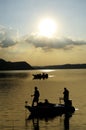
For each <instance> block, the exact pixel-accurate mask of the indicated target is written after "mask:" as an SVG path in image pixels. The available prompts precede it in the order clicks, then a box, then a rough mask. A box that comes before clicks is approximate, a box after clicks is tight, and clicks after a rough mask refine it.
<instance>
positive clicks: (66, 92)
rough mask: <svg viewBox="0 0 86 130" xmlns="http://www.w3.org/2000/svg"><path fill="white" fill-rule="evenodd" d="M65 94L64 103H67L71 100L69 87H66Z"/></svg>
mask: <svg viewBox="0 0 86 130" xmlns="http://www.w3.org/2000/svg"><path fill="white" fill-rule="evenodd" d="M63 94H64V103H65V104H66V103H67V102H68V100H69V91H68V89H67V88H64V92H63Z"/></svg>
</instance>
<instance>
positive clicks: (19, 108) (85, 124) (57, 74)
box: [0, 69, 86, 130]
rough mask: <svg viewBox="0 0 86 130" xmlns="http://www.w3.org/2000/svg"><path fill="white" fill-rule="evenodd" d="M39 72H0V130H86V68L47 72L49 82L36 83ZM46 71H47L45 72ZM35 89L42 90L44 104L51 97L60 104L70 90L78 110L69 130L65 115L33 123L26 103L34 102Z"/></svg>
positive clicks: (73, 116)
mask: <svg viewBox="0 0 86 130" xmlns="http://www.w3.org/2000/svg"><path fill="white" fill-rule="evenodd" d="M40 71H41V70H38V71H10V72H0V129H1V130H68V129H69V130H76V129H78V130H85V129H86V69H84V70H82V69H81V70H53V71H49V70H48V71H47V73H48V74H49V78H48V79H46V80H33V79H32V74H34V73H40ZM43 71H44V70H43ZM34 86H38V88H39V90H40V101H43V100H44V99H45V98H47V99H48V100H49V101H50V102H53V103H58V102H59V100H58V99H59V97H62V96H63V94H62V93H63V89H64V87H67V88H68V89H69V91H70V98H71V99H72V101H73V105H74V106H75V107H76V108H77V110H76V111H75V113H74V114H73V115H72V117H71V118H70V119H69V126H67V127H69V128H65V126H64V121H65V120H64V116H62V117H55V118H54V119H49V120H34V121H33V120H30V121H27V120H26V118H27V117H28V116H29V114H30V113H29V112H28V111H27V110H26V109H25V107H24V106H25V101H28V103H29V104H31V102H32V98H31V96H30V95H31V94H33V91H34Z"/></svg>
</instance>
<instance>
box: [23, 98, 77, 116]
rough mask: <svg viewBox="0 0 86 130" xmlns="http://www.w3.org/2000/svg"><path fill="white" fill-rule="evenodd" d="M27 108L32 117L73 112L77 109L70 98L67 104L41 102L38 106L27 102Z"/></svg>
mask: <svg viewBox="0 0 86 130" xmlns="http://www.w3.org/2000/svg"><path fill="white" fill-rule="evenodd" d="M25 108H26V109H28V110H29V112H30V114H31V116H32V117H53V116H60V115H62V114H72V113H74V111H75V108H74V107H73V106H72V104H71V101H70V100H69V103H68V104H67V105H65V104H53V103H41V102H40V103H39V104H38V105H37V106H30V105H27V104H26V105H25Z"/></svg>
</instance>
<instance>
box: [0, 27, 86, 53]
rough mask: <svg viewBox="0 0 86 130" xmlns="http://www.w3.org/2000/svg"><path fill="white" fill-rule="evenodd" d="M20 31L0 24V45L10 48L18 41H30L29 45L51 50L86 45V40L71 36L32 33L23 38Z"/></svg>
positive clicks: (22, 42)
mask: <svg viewBox="0 0 86 130" xmlns="http://www.w3.org/2000/svg"><path fill="white" fill-rule="evenodd" d="M17 34H18V32H17V31H16V30H13V29H12V28H6V27H4V26H1V25H0V47H1V48H8V47H10V46H14V45H16V44H17V43H21V47H22V46H23V45H22V44H24V43H28V45H30V47H31V46H34V47H35V48H41V49H43V50H45V51H46V50H47V51H49V50H51V49H64V50H70V49H72V48H74V47H75V46H82V45H86V41H84V40H82V41H80V40H73V39H70V38H63V37H61V38H58V37H52V38H48V37H44V36H41V35H39V34H31V35H28V36H22V37H21V38H20V37H18V39H17Z"/></svg>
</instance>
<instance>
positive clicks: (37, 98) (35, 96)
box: [31, 87, 40, 106]
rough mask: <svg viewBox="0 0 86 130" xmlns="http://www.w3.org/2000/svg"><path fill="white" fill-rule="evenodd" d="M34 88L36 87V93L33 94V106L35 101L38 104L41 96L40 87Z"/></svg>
mask: <svg viewBox="0 0 86 130" xmlns="http://www.w3.org/2000/svg"><path fill="white" fill-rule="evenodd" d="M34 89H35V91H34V94H33V95H31V96H34V98H33V101H32V106H34V103H37V105H38V101H39V96H40V93H39V91H38V88H37V87H35V88H34Z"/></svg>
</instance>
